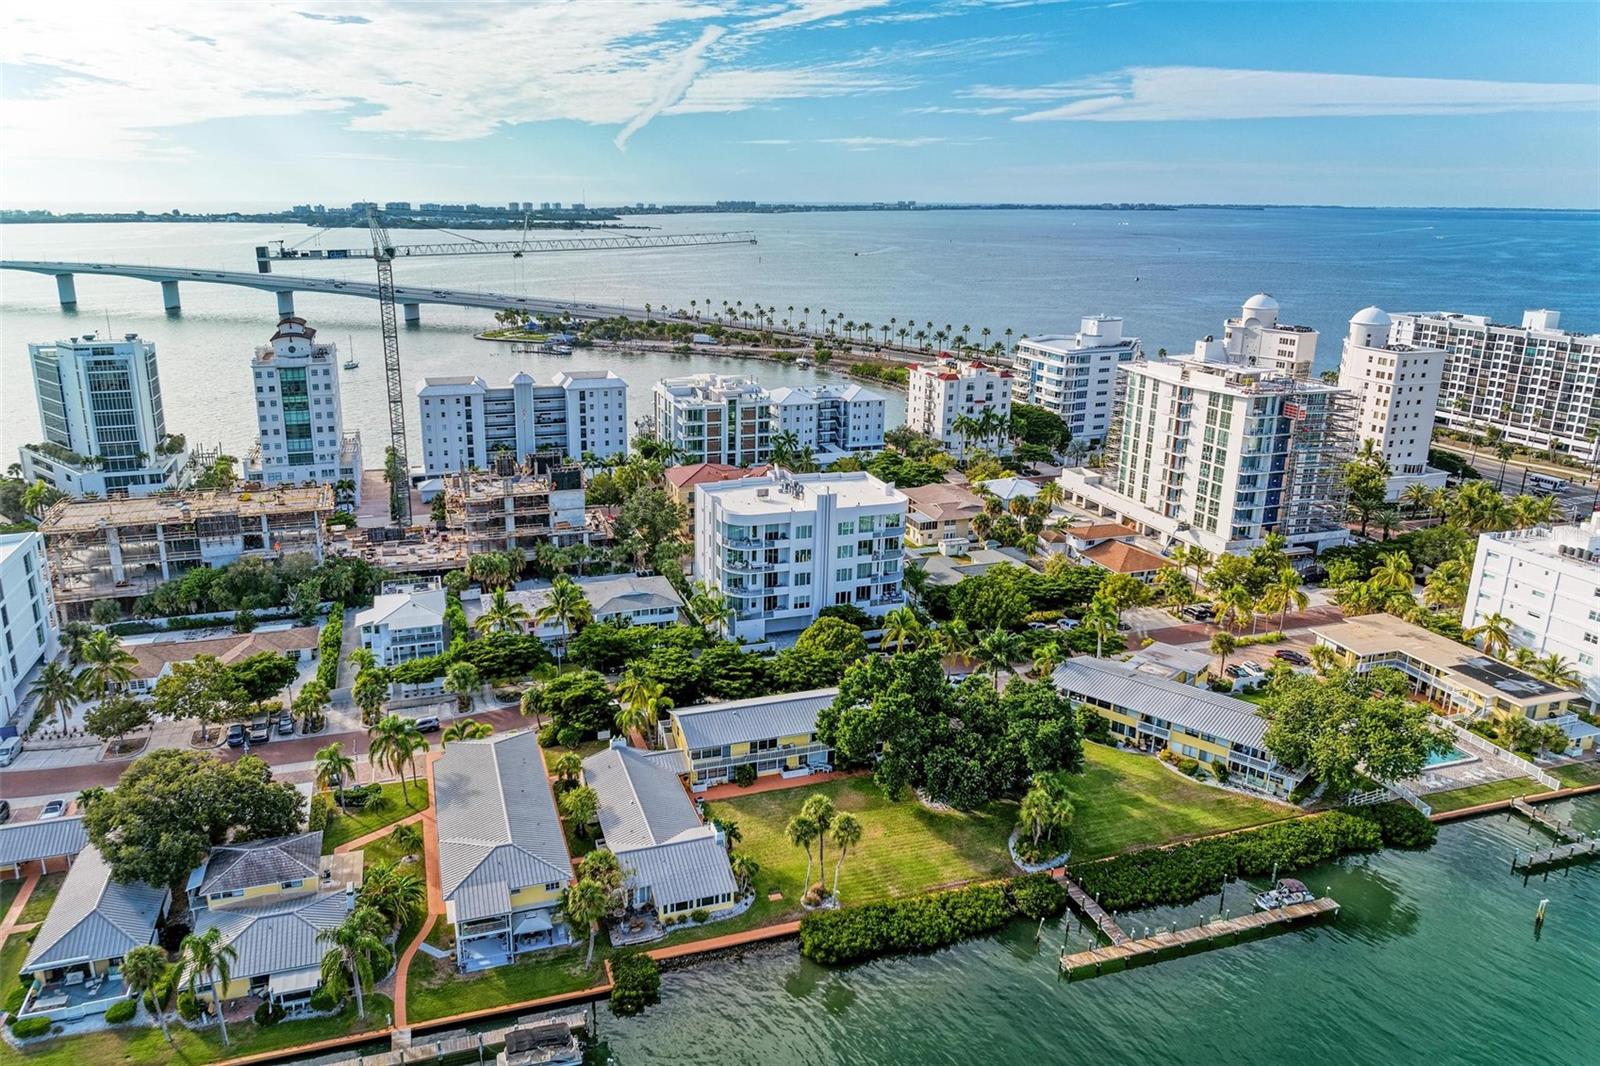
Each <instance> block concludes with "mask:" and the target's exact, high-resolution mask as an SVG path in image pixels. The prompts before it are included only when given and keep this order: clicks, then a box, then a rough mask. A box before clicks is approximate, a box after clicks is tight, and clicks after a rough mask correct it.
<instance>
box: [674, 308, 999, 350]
mask: <svg viewBox="0 0 1600 1066" xmlns="http://www.w3.org/2000/svg"><path fill="white" fill-rule="evenodd" d="M668 306H670V305H668V304H665V303H662V304H653V303H647V304H645V305H644V309H645V314H646V315H647V316H648V315H649V314H651V313H652V312H654V311H661V312H662V313H664V314H665V313H668V312H667V308H668ZM702 308H704V310H702ZM786 310H787V313H786V315H785V316H784V317H782V318H779V317H778V314H779V309H778V308H777V307H776V306H762V305H761V304H760V303H755V304H751V305H750V308H749V309H748V310H746V309H745V306H744V301H743V300H733V301H728V300H723V301H722V303H721V305H720V306H718V305H717V304H715V303H714V302H713V301H712V300H711V299H710V298H707V299H706V300H704V301H701V300H699V299H693V300H690V301H689V307H688V310H687V311H685V310H684V309H683V308H681V307H680V308H679V309H678V310H677V312H676V315H677V317H679V318H693V319H694V320H695V321H697V322H699V321H704V320H706V319H710V320H711V321H714V322H717V323H720V324H722V325H729V326H737V325H740V324H743V325H744V326H746V327H754V328H758V329H765V330H768V331H771V330H773V329H775V328H776V329H781V330H782V331H784V332H786V333H791V332H792V333H812V332H813V331H812V329H811V308H809V307H801V308H798V314H797V313H796V311H797V309H796V307H795V305H794V304H789V305H788V307H787V309H786ZM818 314H819V316H820V317H821V319H822V326H821V329H820V330H819V331H817V334H816V335H818V336H821V337H832V336H836V335H839V334H843V335H844V337H845V339H846V340H851V341H853V340H855V339H856V335H857V334H860V339H861V340H862V341H864V342H867V343H871V342H872V337H873V334H874V333H876V334H877V335H878V337H879V341H878V343H880V344H882V345H884V346H885V347H887V346H888V344H889V338H890V337H891V336H892V337H896V338H898V339H899V341H900V347H901V348H907V347H910V345H908V344H907V341H908V340H912V339H914V340H915V341H916V346H917V347H918V348H919V349H921V350H923V351H928V350H930V349H931V348H932V347H939V348H943V347H944V344H945V341H947V340H954V341H955V346H956V347H958V348H961V349H963V350H967V351H989V352H993V353H995V354H1000V353H1003V352H1006V351H1009V350H1012V349H1013V347H1014V345H1013V342H1012V336H1013V333H1012V330H1011V329H1010V328H1009V327H1008V328H1006V329H1005V330H1003V331H1001V333H1000V336H1001V337H1002V338H1004V339H1003V340H995V341H993V342H991V341H990V337H993V336H995V333H994V331H993V330H991V329H990V328H989V327H988V326H984V327H983V328H981V329H979V330H978V336H979V337H980V338H981V340H980V342H979V343H976V344H974V343H972V342H971V340H970V339H969V338H970V336H971V334H972V327H971V326H970V325H962V326H961V328H960V329H957V328H956V327H955V325H954V324H952V323H946V324H945V326H944V328H943V329H936V328H935V326H934V323H933V322H932V320H927V321H925V322H924V323H923V324H922V326H921V327H918V325H917V320H916V319H915V318H908V319H906V321H905V323H904V324H902V323H901V321H900V318H899V316H897V315H891V316H889V321H888V322H886V323H879V324H878V325H873V324H872V323H871V322H868V321H862V322H857V321H856V320H855V319H853V318H846V317H845V314H844V312H843V311H837V312H835V313H833V314H832V315H830V314H829V313H828V309H827V308H826V307H823V308H819V310H818ZM1026 338H1027V334H1025V333H1024V334H1023V335H1022V338H1021V339H1026Z"/></svg>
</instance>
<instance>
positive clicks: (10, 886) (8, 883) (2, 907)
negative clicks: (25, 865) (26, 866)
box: [0, 878, 22, 918]
mask: <svg viewBox="0 0 1600 1066" xmlns="http://www.w3.org/2000/svg"><path fill="white" fill-rule="evenodd" d="M21 890H22V880H21V878H18V879H17V880H14V881H13V880H11V879H9V878H8V879H6V880H4V881H0V918H4V917H5V916H6V914H7V913H8V912H9V911H10V910H11V903H12V901H13V900H15V899H16V898H17V893H18V892H20V891H21Z"/></svg>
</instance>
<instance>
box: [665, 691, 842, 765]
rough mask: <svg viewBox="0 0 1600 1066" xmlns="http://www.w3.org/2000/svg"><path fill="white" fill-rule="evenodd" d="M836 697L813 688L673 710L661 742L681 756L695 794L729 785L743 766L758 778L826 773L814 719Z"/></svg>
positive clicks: (828, 756) (824, 748) (827, 760)
mask: <svg viewBox="0 0 1600 1066" xmlns="http://www.w3.org/2000/svg"><path fill="white" fill-rule="evenodd" d="M837 695H839V690H838V689H836V688H819V689H812V690H811V691H809V692H790V693H786V694H784V695H781V696H757V697H755V698H754V699H748V700H731V701H729V702H726V703H702V704H699V705H697V706H693V707H678V708H674V709H673V711H672V712H671V717H670V718H669V719H668V720H667V722H666V724H665V725H664V726H663V727H662V739H663V740H664V741H665V743H666V746H667V747H669V748H677V749H679V750H681V751H682V752H683V753H684V758H685V759H686V760H687V761H688V769H687V773H688V775H689V784H690V787H692V788H694V789H696V790H697V791H698V790H701V789H704V788H706V787H708V786H710V785H716V784H721V783H722V782H724V781H732V780H733V775H734V771H735V770H736V769H737V768H738V767H740V766H743V765H750V766H754V767H755V769H756V774H757V775H758V776H762V777H764V776H766V775H768V774H785V775H788V776H798V775H802V774H809V773H812V772H813V771H821V770H827V769H831V768H832V756H833V752H832V749H831V748H829V747H828V745H826V744H823V743H821V742H820V741H818V740H817V715H818V714H819V713H820V712H821V711H822V708H824V707H826V706H828V705H829V704H831V703H832V702H833V700H834V697H836V696H837Z"/></svg>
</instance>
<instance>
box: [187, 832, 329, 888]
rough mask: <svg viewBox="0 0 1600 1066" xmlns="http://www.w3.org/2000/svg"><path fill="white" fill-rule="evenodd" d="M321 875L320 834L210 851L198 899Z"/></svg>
mask: <svg viewBox="0 0 1600 1066" xmlns="http://www.w3.org/2000/svg"><path fill="white" fill-rule="evenodd" d="M321 874H322V830H320V829H318V830H317V831H315V832H312V833H298V834H296V835H294V836H283V837H272V838H270V839H267V840H252V841H250V842H249V843H247V844H224V845H222V846H221V847H216V848H212V849H211V854H210V855H209V856H208V857H207V858H206V864H205V874H204V876H203V877H202V878H201V881H200V887H199V889H198V891H199V893H200V895H202V896H211V895H215V894H216V893H218V892H233V891H237V890H239V889H245V888H256V887H258V886H260V885H279V884H282V883H283V882H285V881H298V880H300V879H301V878H303V877H313V878H320V877H321Z"/></svg>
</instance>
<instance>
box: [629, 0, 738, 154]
mask: <svg viewBox="0 0 1600 1066" xmlns="http://www.w3.org/2000/svg"><path fill="white" fill-rule="evenodd" d="M726 32H728V31H727V29H726V28H724V27H722V26H707V27H706V28H705V29H704V30H701V31H700V39H699V40H698V41H696V42H694V44H692V45H690V46H689V47H688V48H687V49H685V51H684V53H683V56H682V57H681V58H680V59H679V61H678V64H677V66H676V67H674V68H673V69H672V70H671V71H669V72H668V76H667V79H666V81H665V82H663V83H662V85H661V88H660V89H658V90H657V91H656V95H655V97H654V98H653V99H651V101H650V102H649V103H648V104H646V105H645V108H644V110H643V111H640V112H639V113H638V114H637V115H635V116H633V118H631V119H629V120H628V124H627V125H626V126H624V127H622V129H621V130H620V131H619V132H618V133H617V137H616V142H615V143H616V146H617V148H618V149H619V150H622V151H626V150H627V147H628V138H630V137H632V136H633V135H634V134H635V133H638V132H639V131H640V130H642V129H644V127H645V125H646V124H647V123H648V122H649V121H650V120H651V119H653V118H655V117H656V116H657V115H659V114H661V112H663V111H665V110H666V109H667V108H669V107H671V106H672V105H673V104H676V103H677V102H678V101H680V100H682V99H683V97H684V94H685V93H687V92H688V91H689V86H691V85H693V84H694V79H695V75H697V74H699V73H700V71H701V70H702V69H704V67H705V65H706V59H705V56H706V49H707V48H710V47H711V46H712V45H713V44H715V43H716V42H717V38H719V37H721V36H722V35H723V34H724V33H726Z"/></svg>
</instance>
